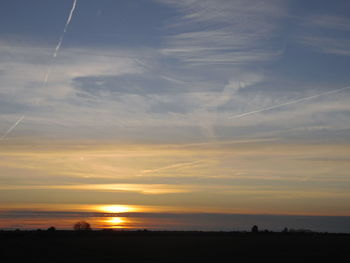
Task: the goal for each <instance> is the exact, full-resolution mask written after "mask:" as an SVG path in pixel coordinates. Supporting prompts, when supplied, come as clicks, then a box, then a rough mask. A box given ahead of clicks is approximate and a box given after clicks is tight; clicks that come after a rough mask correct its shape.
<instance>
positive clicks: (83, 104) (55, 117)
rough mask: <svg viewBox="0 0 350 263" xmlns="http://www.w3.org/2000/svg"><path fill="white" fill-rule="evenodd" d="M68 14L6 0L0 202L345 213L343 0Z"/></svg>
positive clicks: (66, 5)
mask: <svg viewBox="0 0 350 263" xmlns="http://www.w3.org/2000/svg"><path fill="white" fill-rule="evenodd" d="M72 4H73V1H70V0H65V1H62V0H31V1H20V0H3V1H2V2H1V8H0V135H2V139H1V140H0V151H1V154H2V157H1V159H0V174H1V175H0V180H2V182H3V184H4V187H3V189H2V191H1V192H0V195H1V197H2V199H3V200H6V202H15V201H16V202H18V203H21V202H24V201H26V200H31V201H32V202H42V200H40V199H45V198H47V197H48V196H47V194H43V196H41V195H39V196H41V198H39V199H38V194H37V192H36V191H38V187H39V186H40V187H45V186H47V188H48V189H52V187H56V188H57V185H60V186H59V187H58V188H57V189H56V188H55V190H52V191H53V192H55V191H56V192H55V193H56V194H55V196H56V197H57V199H52V200H51V199H50V200H51V201H50V202H62V203H64V202H71V203H72V202H75V203H88V202H92V199H91V198H88V197H87V196H86V195H85V194H81V197H80V198H75V197H74V193H75V191H76V189H79V191H87V190H86V189H87V186H86V185H93V186H94V187H95V186H96V184H98V182H100V183H101V184H103V185H104V186H106V185H107V184H113V185H114V186H115V185H117V186H116V187H114V188H115V189H117V191H119V192H118V193H116V196H118V198H121V200H123V201H122V202H123V203H125V204H128V203H130V204H131V203H133V204H142V205H157V204H160V203H161V204H162V205H165V203H166V201H162V202H161V201H159V199H158V197H154V196H152V197H148V196H147V198H146V197H144V196H142V195H144V194H146V195H147V193H148V192H147V191H143V190H140V189H141V188H142V187H146V189H148V188H147V184H151V185H153V186H155V187H156V188H157V187H158V188H159V190H161V189H163V188H164V189H165V190H164V189H163V190H164V191H165V192H166V194H168V195H169V194H170V195H174V196H167V197H166V198H165V199H164V200H167V201H168V202H169V204H171V205H176V206H202V207H205V203H206V202H208V204H210V205H209V206H210V207H215V206H218V207H222V209H226V208H227V207H228V206H230V207H235V208H237V209H233V210H234V211H236V212H237V211H238V212H249V213H251V212H258V213H264V211H267V212H268V213H269V212H270V213H274V214H276V213H282V214H298V213H299V214H300V213H301V214H322V215H332V214H336V215H348V214H347V213H346V211H349V209H348V208H349V205H348V204H349V203H350V202H348V201H349V198H350V196H349V194H348V192H349V191H348V190H349V174H348V172H347V171H349V168H350V167H349V164H348V157H347V156H348V154H349V151H350V147H349V145H348V143H349V139H350V137H349V135H350V133H349V131H350V121H349V113H350V106H349V105H350V104H349V99H350V88H349V89H348V88H347V87H350V74H349V68H350V48H349V47H350V16H349V12H348V10H349V9H350V3H349V1H341V0H337V1H316V0H312V1H299V0H296V1H288V0H286V1H284V0H269V1H255V0H252V1H241V0H215V1H212V0H177V1H175V0H148V1H146V0H138V1H136V0H128V1H126V0H125V1H124V0H120V1H119V0H118V1H112V0H99V1H97V0H78V1H77V5H76V8H75V9H74V14H73V16H72V19H71V21H70V23H69V25H68V28H67V32H66V33H65V34H64V35H63V37H64V38H63V42H62V45H61V46H60V48H59V50H58V53H57V56H56V57H54V58H53V54H54V52H55V48H56V47H57V45H58V42H59V40H60V37H61V36H62V32H63V29H64V26H65V24H66V22H67V18H68V15H69V11H70V10H71V8H72ZM47 72H48V75H45V74H47ZM45 77H48V78H47V82H45V81H44V79H45ZM318 95H320V96H318ZM314 96H315V97H314ZM309 97H312V98H310V99H307V100H301V101H298V100H299V99H303V98H309ZM292 101H298V102H296V103H289V102H292ZM284 104H286V105H284ZM275 105H277V106H278V105H284V106H281V107H273V106H275ZM270 107H272V108H271V109H269V110H263V109H268V108H270ZM260 109H262V110H263V111H260ZM250 112H251V113H252V114H247V115H245V113H250ZM242 114H243V115H242ZM240 115H242V116H241V117H237V116H240ZM22 116H24V118H23V120H21V119H20V118H21V117H22ZM18 120H21V121H20V122H19V123H18V125H17V126H16V127H15V128H14V127H13V125H14V124H16V121H18ZM11 127H13V129H12V128H11ZM102 149H104V150H102ZM128 158H131V159H132V160H135V162H134V161H131V160H130V159H128ZM77 160H78V161H77ZM86 160H89V161H86ZM82 162H84V164H83V163H82ZM53 171H54V172H53ZM26 178H31V182H29V181H28V179H26ZM43 184H44V186H43ZM67 184H73V185H74V187H75V188H74V189H75V190H72V189H70V188H65V189H63V188H64V187H63V186H64V185H67ZM121 184H123V186H121ZM124 184H129V185H132V184H136V185H137V187H136V186H135V187H136V188H137V189H136V188H135V187H134V188H132V187H131V188H130V189H132V190H131V192H132V193H135V191H136V192H137V194H135V195H133V194H130V193H124V192H120V191H121V189H122V191H124V190H125V187H124ZM210 185H211V186H213V189H210V188H209V186H210ZM214 185H215V187H214ZM11 187H12V188H13V189H16V191H19V192H13V191H12V190H11V189H12V188H11ZM31 187H32V188H31ZM40 187H39V188H40ZM62 187H63V188H62ZM107 188H108V187H107ZM114 188H113V189H114ZM158 188H157V189H158ZM28 189H29V190H28ZM84 189H85V190H84ZM118 189H119V190H118ZM135 189H136V190H135ZM174 189H176V191H175V190H174ZM179 189H182V190H181V191H180V190H179ZM232 189H234V190H232ZM281 189H282V190H281ZM163 190H162V191H163ZM11 191H12V192H11ZM28 191H29V192H28ZM62 191H63V192H64V191H65V192H64V193H67V196H70V198H71V199H70V201H69V200H68V199H67V198H66V199H60V198H59V197H58V196H60V194H61V192H62ZM162 191H159V192H162ZM254 191H255V192H254ZM39 192H40V191H39ZM159 192H157V193H158V194H159ZM253 192H254V194H253V197H252V196H251V194H252V193H253ZM15 193H16V194H15ZM41 193H42V191H41ZM162 193H163V192H162ZM104 194H105V199H103V198H102V199H100V202H101V203H103V202H106V203H111V202H113V200H114V199H113V198H111V197H110V195H109V193H107V192H106V193H104ZM124 194H126V196H124ZM212 194H213V195H214V196H215V197H214V198H213V199H211V198H210V196H211V195H212ZM220 194H222V195H225V196H220ZM139 195H141V197H140V196H139ZM101 196H102V195H101ZM175 197H176V198H178V199H176V198H175ZM303 197H304V198H305V199H303ZM118 198H116V199H118ZM148 198H150V199H148ZM173 198H174V199H173ZM237 198H238V199H240V200H242V201H241V203H240V202H239V201H237ZM280 198H282V199H281V200H284V201H285V203H283V201H276V200H279V199H280ZM233 199H235V200H234V201H233ZM103 200H105V201H103ZM118 200H120V199H118ZM186 200H187V201H186ZM303 200H304V201H305V202H303ZM4 202H5V201H4ZM334 203H336V204H337V205H336V206H332V204H334ZM347 203H348V204H347ZM321 204H324V205H325V207H324V208H322V206H321ZM245 205H247V207H245ZM260 205H262V206H260ZM259 207H260V208H259ZM297 208H300V209H299V210H298V209H297ZM203 209H204V208H203ZM264 209H266V210H264ZM204 210H205V209H204ZM209 210H210V209H209ZM233 210H232V211H233ZM210 211H211V210H210Z"/></svg>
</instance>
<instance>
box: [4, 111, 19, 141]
mask: <svg viewBox="0 0 350 263" xmlns="http://www.w3.org/2000/svg"><path fill="white" fill-rule="evenodd" d="M24 118H25V116H24V115H23V116H22V117H21V118H19V119H18V120H17V121H16V123H15V124H13V125H12V126H11V127H10V128H9V129H8V130H7V131H6V132H5V133H4V134H3V135H2V136H1V138H0V140H1V141H2V140H4V139H5V138H6V136H7V135H9V134H10V132H12V130H13V129H14V128H16V127H17V125H18V124H19V123H20V122H21V121H22V120H23V119H24Z"/></svg>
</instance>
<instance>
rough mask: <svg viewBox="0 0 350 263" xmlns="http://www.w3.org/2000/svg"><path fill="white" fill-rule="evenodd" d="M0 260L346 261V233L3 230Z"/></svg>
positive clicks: (349, 253)
mask: <svg viewBox="0 0 350 263" xmlns="http://www.w3.org/2000/svg"><path fill="white" fill-rule="evenodd" d="M0 252H1V259H2V262H14V261H16V262H17V261H18V262H20V261H23V262H27V261H28V260H34V261H33V262H70V261H76V262H84V261H85V262H86V261H88V262H91V261H94V262H236V261H237V260H239V261H238V262H242V260H243V262H245V261H244V260H246V259H269V260H270V259H271V260H272V259H274V260H278V261H279V262H285V261H291V260H293V261H294V260H302V259H309V260H312V261H314V260H315V259H323V260H330V262H339V261H338V260H340V259H343V260H345V261H343V262H350V261H349V260H350V235H348V234H317V233H242V232H156V231H155V232H153V231H147V232H143V231H134V232H131V231H130V232H129V231H115V232H108V231H87V232H74V231H54V232H49V231H2V232H0Z"/></svg>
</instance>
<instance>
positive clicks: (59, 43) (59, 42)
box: [0, 0, 78, 140]
mask: <svg viewBox="0 0 350 263" xmlns="http://www.w3.org/2000/svg"><path fill="white" fill-rule="evenodd" d="M77 1H78V0H73V5H72V8H71V10H70V12H69V15H68V18H67V21H66V24H65V26H64V29H63V32H62V34H61V36H60V38H59V41H58V43H57V45H56V48H55V50H54V52H53V54H52V57H51V62H50V64H49V65H48V68H47V71H46V74H45V77H44V81H43V85H42V88H44V87H45V86H46V84H47V81H48V79H49V75H50V72H51V67H52V63H53V60H54V59H55V58H56V57H57V54H58V52H59V50H60V48H61V45H62V43H63V39H64V35H65V34H66V32H67V29H68V26H69V24H70V22H71V20H72V17H73V14H74V10H75V7H76V6H77ZM24 118H25V116H24V115H23V116H22V117H21V118H19V119H18V120H17V121H16V123H15V124H14V125H12V126H11V127H10V128H9V129H8V130H7V131H6V132H5V134H4V135H3V136H1V137H0V140H3V139H5V138H6V136H7V135H9V134H10V133H11V132H12V131H13V129H15V128H16V126H17V125H18V124H20V122H21V121H22V120H23V119H24Z"/></svg>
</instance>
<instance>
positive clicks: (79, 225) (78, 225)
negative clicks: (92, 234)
mask: <svg viewBox="0 0 350 263" xmlns="http://www.w3.org/2000/svg"><path fill="white" fill-rule="evenodd" d="M73 229H74V230H77V231H82V230H85V231H86V230H91V226H90V224H89V223H88V222H86V221H79V222H76V223H75V224H74V226H73Z"/></svg>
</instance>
